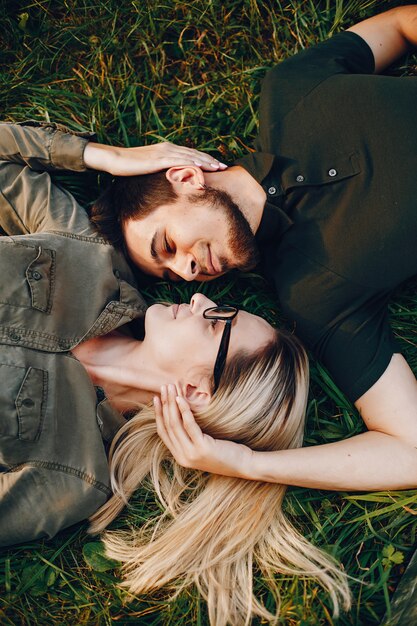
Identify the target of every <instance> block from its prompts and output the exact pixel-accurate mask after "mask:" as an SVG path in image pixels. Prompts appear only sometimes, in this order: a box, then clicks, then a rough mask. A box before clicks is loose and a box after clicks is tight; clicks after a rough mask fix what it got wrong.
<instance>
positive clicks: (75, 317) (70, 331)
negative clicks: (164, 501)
mask: <svg viewBox="0 0 417 626" xmlns="http://www.w3.org/2000/svg"><path fill="white" fill-rule="evenodd" d="M86 142H87V138H85V137H83V136H79V135H76V134H73V133H70V132H68V131H66V130H64V129H58V128H57V127H56V126H55V125H45V126H42V127H41V126H38V125H32V126H31V125H13V124H0V226H1V227H2V228H3V231H5V232H7V233H8V234H9V236H3V237H0V267H1V273H0V294H1V295H0V546H2V545H9V544H13V543H17V542H21V541H27V540H30V539H36V538H38V537H43V536H46V537H52V536H53V535H54V534H55V533H56V532H58V531H59V530H60V529H62V528H65V527H66V526H69V525H70V524H73V523H75V522H78V521H80V520H82V519H84V518H86V517H88V516H89V515H91V514H92V513H93V512H94V511H95V510H97V508H99V507H100V506H101V505H102V504H103V503H104V502H105V501H106V499H107V498H108V497H109V495H110V493H111V490H110V480H109V471H108V464H107V457H106V451H105V445H104V441H103V439H106V440H111V438H112V436H113V434H114V433H115V431H116V430H117V429H118V428H119V427H120V425H121V424H122V423H123V422H124V419H123V418H122V416H121V415H120V414H119V413H118V412H117V411H115V410H113V409H112V407H111V406H110V405H109V403H108V401H107V400H106V398H105V397H104V394H102V393H100V391H101V390H100V389H95V388H94V386H93V384H92V382H91V380H90V378H89V376H88V374H87V371H86V370H85V368H84V367H83V365H82V364H81V363H80V362H79V361H78V360H77V359H76V358H75V357H74V356H73V355H72V353H71V349H72V348H73V347H75V346H76V345H78V344H79V343H80V342H82V341H84V340H86V339H89V338H91V337H95V336H98V335H103V334H105V333H108V332H110V331H112V330H114V329H115V328H117V327H119V326H121V325H122V324H126V323H128V322H130V321H132V320H135V319H138V318H142V317H143V315H144V311H145V308H146V305H145V303H144V301H143V299H142V297H141V295H140V293H139V292H138V291H137V289H136V286H135V280H134V277H133V275H132V272H131V270H130V268H129V266H128V264H127V262H126V260H125V258H124V256H123V255H122V254H121V253H119V252H117V251H116V250H115V249H114V248H113V247H112V246H110V245H109V244H108V243H107V242H106V241H105V240H104V239H102V238H101V237H100V236H99V235H97V233H96V232H95V231H94V229H93V228H92V226H91V224H90V222H89V220H88V217H87V214H86V212H85V210H84V209H83V208H82V207H81V206H79V205H78V204H77V202H76V201H75V199H74V198H73V197H72V196H71V194H69V193H67V192H66V191H64V190H62V189H60V188H59V187H57V186H55V185H54V184H53V183H52V181H51V178H50V176H49V174H48V172H47V170H53V169H73V170H79V171H81V170H83V169H85V166H84V163H83V159H82V155H83V151H84V147H85V145H86ZM25 233H27V234H25Z"/></svg>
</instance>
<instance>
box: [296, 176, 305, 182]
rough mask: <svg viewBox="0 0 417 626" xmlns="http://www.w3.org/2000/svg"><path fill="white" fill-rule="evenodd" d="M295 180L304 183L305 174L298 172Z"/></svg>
mask: <svg viewBox="0 0 417 626" xmlns="http://www.w3.org/2000/svg"><path fill="white" fill-rule="evenodd" d="M295 180H296V181H297V183H302V182H304V176H303V175H302V174H298V176H297V178H296V179H295Z"/></svg>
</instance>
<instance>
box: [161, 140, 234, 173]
mask: <svg viewBox="0 0 417 626" xmlns="http://www.w3.org/2000/svg"><path fill="white" fill-rule="evenodd" d="M159 146H160V149H161V151H162V154H163V156H164V157H165V159H166V161H167V163H168V162H170V163H171V164H174V162H175V164H178V165H192V164H194V165H198V167H201V168H203V169H205V170H209V171H214V170H219V169H220V170H224V169H226V168H227V165H226V164H225V163H222V162H221V161H219V160H218V159H216V158H215V157H213V156H211V155H210V154H207V153H206V152H201V151H200V150H195V149H194V148H187V147H186V146H178V145H176V144H173V143H170V142H163V143H162V144H159Z"/></svg>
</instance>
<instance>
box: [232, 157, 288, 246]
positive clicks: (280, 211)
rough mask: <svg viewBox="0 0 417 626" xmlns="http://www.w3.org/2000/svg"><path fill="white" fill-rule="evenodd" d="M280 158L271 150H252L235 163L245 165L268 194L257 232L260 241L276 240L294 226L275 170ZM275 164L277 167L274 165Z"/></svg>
mask: <svg viewBox="0 0 417 626" xmlns="http://www.w3.org/2000/svg"><path fill="white" fill-rule="evenodd" d="M278 161H279V159H278V158H277V157H276V155H275V154H271V153H269V152H251V153H250V154H247V155H245V156H244V157H242V158H241V159H238V160H237V161H235V162H234V164H233V165H240V166H241V167H244V168H245V170H247V172H249V174H250V175H251V176H253V178H254V179H255V180H256V181H257V182H258V183H259V184H260V185H262V187H263V188H264V190H265V192H266V194H267V201H266V203H265V206H264V210H263V213H262V219H261V223H260V224H259V228H258V230H257V232H256V239H257V240H258V241H259V242H266V241H268V240H275V241H276V239H277V237H279V236H281V235H283V234H284V233H285V231H286V230H288V229H289V228H290V226H292V224H293V221H292V220H291V218H290V217H289V216H288V215H287V213H286V212H285V210H284V201H283V200H284V195H283V193H282V191H281V187H280V186H278V180H279V178H280V177H279V175H277V172H276V171H275V172H273V169H275V170H276V169H277V166H278V165H279V164H278ZM274 165H275V168H273V166H274ZM270 188H273V189H274V190H275V192H274V194H269V193H268V190H269V189H270Z"/></svg>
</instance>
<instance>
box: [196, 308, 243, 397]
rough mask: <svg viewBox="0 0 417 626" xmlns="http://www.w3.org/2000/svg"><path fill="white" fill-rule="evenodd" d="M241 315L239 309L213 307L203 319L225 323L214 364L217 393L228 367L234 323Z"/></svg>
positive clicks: (206, 312)
mask: <svg viewBox="0 0 417 626" xmlns="http://www.w3.org/2000/svg"><path fill="white" fill-rule="evenodd" d="M238 313H239V309H238V308H237V307H235V306H222V305H219V306H212V307H210V308H209V309H206V310H205V311H204V312H203V317H204V318H205V319H206V320H220V321H221V322H224V323H225V326H224V331H223V335H222V338H221V341H220V347H219V351H218V353H217V357H216V362H215V364H214V391H217V389H218V387H219V383H220V378H221V376H222V374H223V370H224V366H225V365H226V357H227V350H228V348H229V342H230V331H231V328H232V322H233V320H234V319H235V317H236V315H237V314H238Z"/></svg>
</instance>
